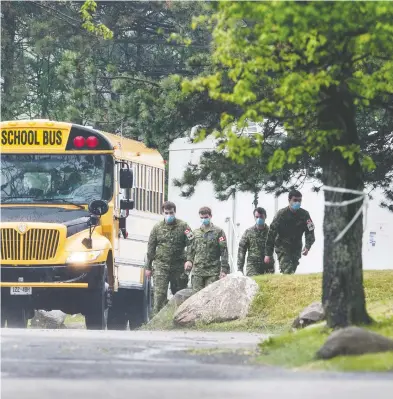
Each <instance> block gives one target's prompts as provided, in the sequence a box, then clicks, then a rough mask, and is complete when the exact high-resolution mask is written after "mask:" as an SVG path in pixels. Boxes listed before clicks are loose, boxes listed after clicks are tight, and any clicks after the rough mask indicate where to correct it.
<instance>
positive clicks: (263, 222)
mask: <svg viewBox="0 0 393 399" xmlns="http://www.w3.org/2000/svg"><path fill="white" fill-rule="evenodd" d="M256 223H257V225H258V226H263V225H264V224H265V219H262V218H256Z"/></svg>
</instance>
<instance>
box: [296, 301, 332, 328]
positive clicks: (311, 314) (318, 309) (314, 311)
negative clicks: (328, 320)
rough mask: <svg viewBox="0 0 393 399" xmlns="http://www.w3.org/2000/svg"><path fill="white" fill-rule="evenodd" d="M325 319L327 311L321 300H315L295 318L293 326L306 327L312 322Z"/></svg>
mask: <svg viewBox="0 0 393 399" xmlns="http://www.w3.org/2000/svg"><path fill="white" fill-rule="evenodd" d="M322 320H325V311H324V309H323V306H322V304H321V303H319V302H314V303H312V304H311V305H309V306H307V307H306V308H305V309H303V310H302V311H301V312H300V313H299V316H298V317H297V318H296V319H295V320H294V322H293V324H292V327H293V328H304V327H307V326H309V325H311V324H315V323H318V322H320V321H322Z"/></svg>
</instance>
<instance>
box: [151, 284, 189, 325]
mask: <svg viewBox="0 0 393 399" xmlns="http://www.w3.org/2000/svg"><path fill="white" fill-rule="evenodd" d="M193 293H194V291H193V290H192V289H191V288H185V289H184V290H180V291H178V292H176V294H175V295H173V296H172V297H171V299H170V300H169V301H168V303H167V304H166V305H165V306H164V307H163V308H162V309H161V310H160V311H159V312H158V313H157V314H156V315H155V316H154V317H153V318H152V319H151V320H150V321H149V322H148V323H147V325H146V327H147V328H148V329H154V330H156V329H159V330H162V329H168V328H172V327H173V315H174V313H175V311H176V309H177V308H178V307H179V306H180V305H181V304H182V303H183V302H184V301H186V300H187V299H188V298H189V297H190V296H191V295H192V294H193Z"/></svg>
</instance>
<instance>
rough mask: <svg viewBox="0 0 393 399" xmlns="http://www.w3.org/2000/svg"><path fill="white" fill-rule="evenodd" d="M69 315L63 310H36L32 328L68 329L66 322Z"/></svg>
mask: <svg viewBox="0 0 393 399" xmlns="http://www.w3.org/2000/svg"><path fill="white" fill-rule="evenodd" d="M66 317H67V315H66V314H65V313H63V312H62V311H61V310H51V311H49V312H48V311H46V310H36V311H35V312H34V317H33V318H32V319H31V322H30V324H31V327H33V328H52V329H57V328H66V327H65V325H64V321H65V319H66Z"/></svg>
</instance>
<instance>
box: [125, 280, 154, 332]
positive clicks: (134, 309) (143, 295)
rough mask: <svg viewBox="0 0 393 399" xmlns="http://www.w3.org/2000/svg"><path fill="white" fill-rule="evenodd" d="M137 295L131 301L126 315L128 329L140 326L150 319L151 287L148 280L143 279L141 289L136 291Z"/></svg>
mask: <svg viewBox="0 0 393 399" xmlns="http://www.w3.org/2000/svg"><path fill="white" fill-rule="evenodd" d="M137 294H138V295H137V297H136V298H135V300H134V301H133V302H132V303H131V306H130V309H129V315H128V322H129V326H130V330H135V329H137V328H139V327H142V325H143V324H145V323H148V322H149V321H150V316H151V311H152V289H151V283H150V280H145V286H144V289H143V291H139V292H137Z"/></svg>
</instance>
